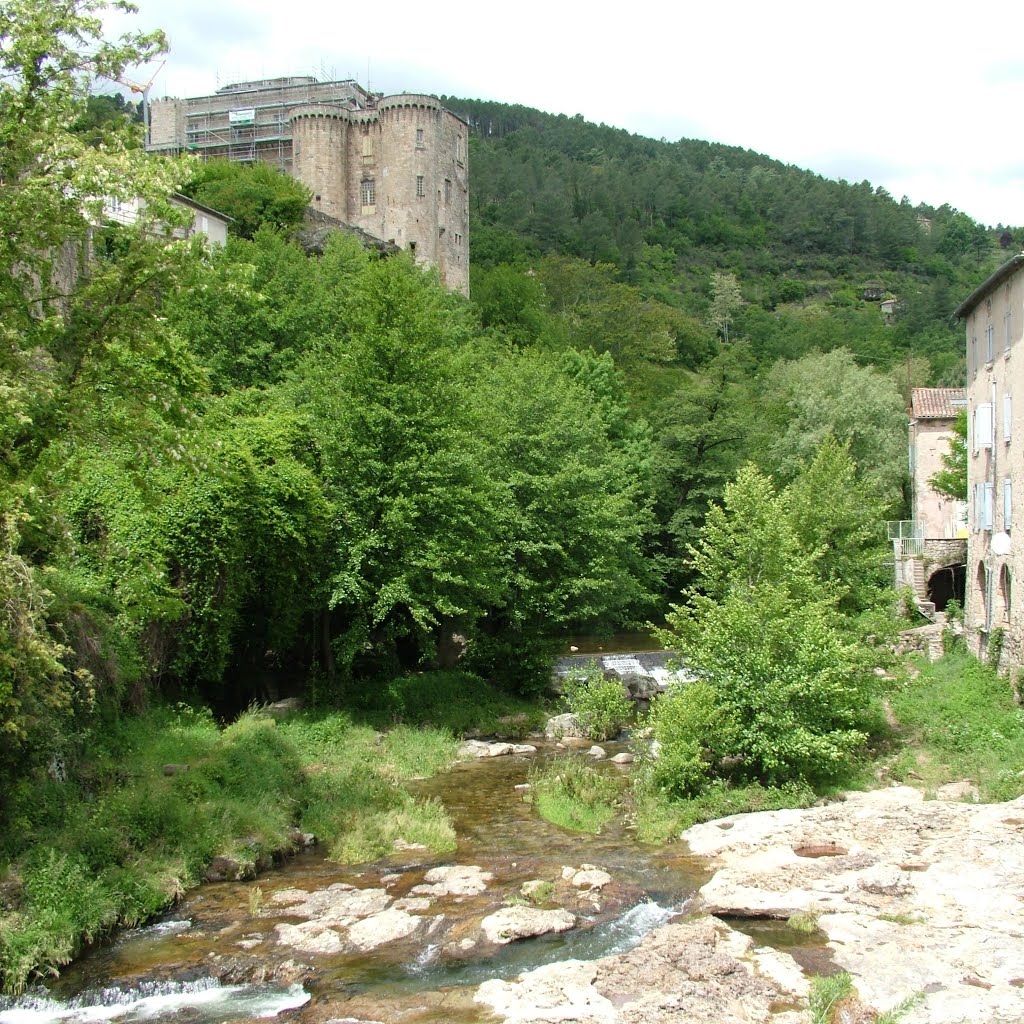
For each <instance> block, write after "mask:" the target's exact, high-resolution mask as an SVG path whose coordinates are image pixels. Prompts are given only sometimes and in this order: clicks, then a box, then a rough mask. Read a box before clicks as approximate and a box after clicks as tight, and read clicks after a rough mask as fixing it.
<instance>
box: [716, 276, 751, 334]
mask: <svg viewBox="0 0 1024 1024" xmlns="http://www.w3.org/2000/svg"><path fill="white" fill-rule="evenodd" d="M742 304H743V296H742V295H741V294H740V286H739V282H738V281H737V280H736V275H735V274H724V273H718V272H716V273H714V274H712V275H711V306H710V307H709V309H708V320H709V321H710V322H711V326H712V327H714V329H715V330H716V331H717V332H718V335H719V337H720V338H721V339H722V341H724V342H725V343H726V344H728V343H729V330H730V328H731V327H732V322H733V319H734V317H735V314H736V310H737V309H739V307H740V306H741V305H742Z"/></svg>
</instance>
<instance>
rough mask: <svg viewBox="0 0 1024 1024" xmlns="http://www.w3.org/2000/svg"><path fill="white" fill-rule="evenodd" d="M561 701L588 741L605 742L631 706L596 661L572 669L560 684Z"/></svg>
mask: <svg viewBox="0 0 1024 1024" xmlns="http://www.w3.org/2000/svg"><path fill="white" fill-rule="evenodd" d="M562 698H563V700H564V701H565V706H566V708H567V709H568V710H569V711H571V712H572V713H573V714H574V715H576V717H577V718H579V720H580V723H581V724H582V726H583V729H584V731H585V732H586V734H587V736H588V737H589V738H590V739H592V740H609V739H611V738H612V737H613V736H615V735H617V734H618V731H619V729H621V728H622V725H623V723H624V722H627V721H628V720H629V717H630V715H631V714H632V710H633V706H632V704H630V702H629V698H628V697H627V696H626V694H625V692H624V691H623V688H622V684H621V683H620V682H617V681H616V680H614V679H606V678H605V676H604V673H603V671H602V670H601V667H600V665H598V663H597V662H596V661H591V662H588V663H587V664H586V665H585V666H584V667H583V668H582V669H576V668H574V669H573V670H572V671H571V672H570V673H569V675H568V676H566V679H565V682H564V683H563V685H562Z"/></svg>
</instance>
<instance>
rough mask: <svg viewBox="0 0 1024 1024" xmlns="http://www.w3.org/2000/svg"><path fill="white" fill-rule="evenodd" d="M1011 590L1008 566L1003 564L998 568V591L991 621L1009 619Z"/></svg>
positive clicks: (999, 621)
mask: <svg viewBox="0 0 1024 1024" xmlns="http://www.w3.org/2000/svg"><path fill="white" fill-rule="evenodd" d="M1012 592H1013V580H1012V578H1011V576H1010V567H1009V566H1008V565H1006V564H1005V563H1004V564H1003V567H1002V568H1001V569H1000V570H999V592H998V595H997V597H996V606H995V608H994V609H993V611H994V612H995V614H994V615H993V622H994V623H995V622H998V623H1002V624H1005V623H1008V622H1009V621H1010V600H1011V598H1012Z"/></svg>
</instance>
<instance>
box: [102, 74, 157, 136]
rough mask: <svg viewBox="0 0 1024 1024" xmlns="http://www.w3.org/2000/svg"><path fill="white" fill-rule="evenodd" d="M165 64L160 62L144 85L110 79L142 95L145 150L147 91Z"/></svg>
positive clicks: (121, 78) (126, 80) (129, 80)
mask: <svg viewBox="0 0 1024 1024" xmlns="http://www.w3.org/2000/svg"><path fill="white" fill-rule="evenodd" d="M166 63H167V61H166V60H162V61H160V63H159V64H157V66H156V71H154V72H153V74H152V75H150V76H149V81H148V82H146V83H145V84H143V83H141V82H133V81H132V80H131V79H130V78H125V77H124V75H122V76H121V77H120V78H111V81H112V82H117V83H118V84H119V85H126V86H128V88H129V89H131V91H132V92H134V93H141V94H142V126H143V131H144V133H145V139H146V148H147V149H148V148H149V90H150V86H152V84H153V82H154V81H155V80H156V76H157V75H159V74H160V72H161V71H162V70H163V67H164V65H165V64H166Z"/></svg>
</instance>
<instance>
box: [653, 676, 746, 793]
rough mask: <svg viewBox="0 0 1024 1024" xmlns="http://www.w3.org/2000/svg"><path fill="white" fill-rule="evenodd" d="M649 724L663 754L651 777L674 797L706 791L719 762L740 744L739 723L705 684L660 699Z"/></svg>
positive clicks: (660, 787) (654, 762)
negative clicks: (738, 737) (712, 772)
mask: <svg viewBox="0 0 1024 1024" xmlns="http://www.w3.org/2000/svg"><path fill="white" fill-rule="evenodd" d="M648 721H649V724H650V728H651V735H652V736H653V738H654V739H655V740H656V741H657V743H658V746H659V751H658V756H657V758H656V759H653V760H652V761H651V763H650V765H649V767H648V769H647V775H648V777H649V781H650V783H651V784H652V785H653V786H655V787H656V788H657V789H659V790H661V791H662V792H664V793H666V794H667V795H670V796H675V797H685V796H690V795H692V794H693V793H696V792H697V791H698V790H700V788H701V787H702V786H703V785H704V783H705V782H706V780H707V777H708V774H709V772H710V771H711V770H712V769H713V766H714V763H715V762H716V761H717V760H718V759H719V758H720V757H721V756H722V755H723V754H724V753H726V752H728V751H729V750H731V749H732V747H733V745H734V743H735V741H736V733H737V728H736V723H735V720H734V719H733V718H732V716H731V714H730V712H729V709H728V708H727V707H726V706H724V705H723V704H722V703H721V701H720V700H719V699H718V696H717V694H716V692H715V690H714V688H713V687H712V686H711V685H710V684H709V683H707V682H705V681H698V682H694V683H690V684H689V685H686V686H681V687H677V688H676V689H674V690H672V691H670V692H669V693H666V694H663V695H662V696H660V697H658V698H657V700H656V701H655V702H654V705H653V707H652V708H651V712H650V716H649V718H648Z"/></svg>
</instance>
